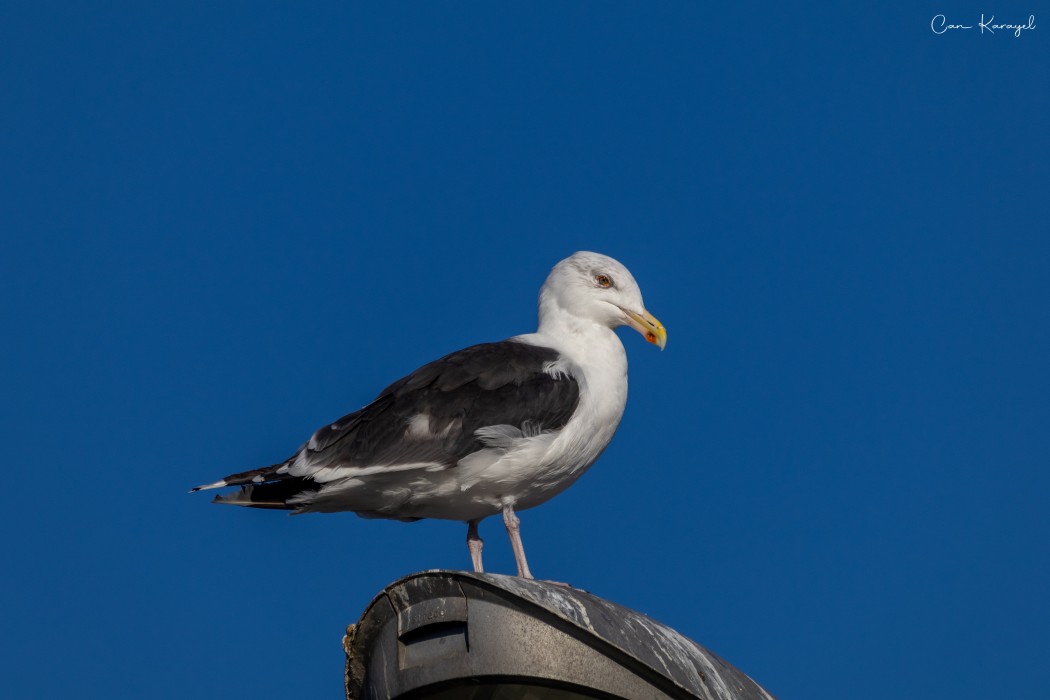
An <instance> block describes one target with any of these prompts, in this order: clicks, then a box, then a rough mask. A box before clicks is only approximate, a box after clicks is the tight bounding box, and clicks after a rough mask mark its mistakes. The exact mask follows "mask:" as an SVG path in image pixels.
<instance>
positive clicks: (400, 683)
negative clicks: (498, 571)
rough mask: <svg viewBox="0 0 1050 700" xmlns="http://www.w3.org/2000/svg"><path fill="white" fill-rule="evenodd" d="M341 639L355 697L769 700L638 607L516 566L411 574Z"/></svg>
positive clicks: (731, 669)
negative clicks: (515, 570) (529, 575)
mask: <svg viewBox="0 0 1050 700" xmlns="http://www.w3.org/2000/svg"><path fill="white" fill-rule="evenodd" d="M343 645H344V649H345V650H346V656H347V659H346V696H347V698H348V700H359V699H360V700H380V699H384V700H385V699H387V698H391V699H392V698H404V699H406V700H407V699H409V698H412V699H417V700H422V699H423V698H432V699H435V700H444V699H451V698H466V699H473V700H484V699H488V698H496V697H498V698H500V699H501V700H502V699H504V698H506V699H519V700H533V699H536V700H538V699H540V698H550V699H551V700H556V699H557V700H580V699H585V698H628V699H629V700H663V699H665V698H703V699H704V700H771V699H772V696H770V695H769V694H768V693H767V692H766V691H765V690H763V689H762V688H761V687H760V686H759V685H758V684H756V683H755V682H754V681H752V680H751V679H750V678H748V677H747V676H746V675H744V674H743V673H741V672H740V671H739V670H737V669H736V668H734V667H733V666H730V665H729V664H727V663H726V662H725V661H723V660H722V659H720V658H718V657H717V656H715V655H714V654H712V653H711V652H709V651H708V650H706V649H704V648H703V647H701V646H699V645H698V644H696V643H695V642H693V641H691V640H689V639H687V638H686V637H683V636H682V635H680V634H678V633H677V632H675V631H674V630H673V629H671V628H669V627H666V626H665V625H662V624H660V623H659V622H656V621H654V620H651V619H650V618H648V617H646V616H645V615H642V614H641V613H638V612H635V611H633V610H629V609H628V608H624V607H621V606H619V605H616V604H615V603H611V602H609V601H607V600H604V599H602V598H598V597H597V596H593V595H591V594H590V593H587V592H585V591H580V590H577V589H575V588H569V587H566V586H560V585H557V584H553V583H547V582H544V581H532V580H526V579H521V578H518V577H515V576H499V575H494V574H473V573H467V572H460V571H430V572H424V573H418V574H413V575H411V576H407V577H405V578H403V579H401V580H399V581H395V582H394V583H392V584H390V585H389V586H387V587H386V588H385V589H383V591H382V592H381V593H380V594H379V595H378V596H377V597H376V598H375V600H373V601H372V603H371V604H370V605H369V606H368V608H367V609H366V610H365V613H364V615H363V616H362V617H361V620H360V621H359V622H358V623H357V624H355V625H350V626H349V627H348V628H347V634H346V637H345V638H344V640H343Z"/></svg>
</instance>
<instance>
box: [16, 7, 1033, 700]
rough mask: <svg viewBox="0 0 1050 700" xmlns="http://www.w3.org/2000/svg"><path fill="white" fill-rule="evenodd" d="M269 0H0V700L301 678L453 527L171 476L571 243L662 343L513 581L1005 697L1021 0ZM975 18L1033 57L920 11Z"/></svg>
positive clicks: (343, 401) (1028, 669)
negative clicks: (604, 263) (947, 26)
mask: <svg viewBox="0 0 1050 700" xmlns="http://www.w3.org/2000/svg"><path fill="white" fill-rule="evenodd" d="M302 5H303V4H302V3H232V2H231V3H221V4H218V5H216V4H215V3H178V4H177V5H167V6H160V5H155V4H150V3H146V4H143V3H108V4H106V5H105V7H104V8H103V7H90V6H86V5H84V4H82V3H50V4H47V3H33V4H30V3H23V4H21V6H16V5H15V4H14V3H8V4H5V5H4V7H3V8H2V9H0V88H2V94H3V96H4V99H3V107H2V108H0V127H2V128H0V186H2V192H3V195H2V196H0V232H2V236H3V239H2V243H3V251H4V253H3V255H2V256H0V311H2V319H3V327H4V336H5V341H4V343H3V359H4V361H3V363H2V372H3V386H4V390H3V392H2V398H0V411H2V413H0V419H2V420H0V431H2V437H3V450H4V453H5V455H6V459H5V464H6V476H5V485H6V489H5V493H6V498H5V501H6V503H5V507H4V509H3V515H2V516H0V517H2V518H3V531H4V532H5V537H4V561H5V565H4V567H3V569H4V574H3V576H2V577H0V600H2V601H3V602H2V603H0V610H2V617H0V620H2V622H3V627H4V635H3V636H4V639H5V645H4V646H5V649H6V650H5V653H4V654H3V655H2V657H0V676H2V677H3V678H4V679H5V681H4V683H5V692H6V693H7V694H8V695H9V696H10V697H24V698H29V697H61V696H68V695H72V694H76V695H77V696H79V697H88V698H95V697H98V698H109V697H186V696H192V697H248V696H255V697H275V698H276V697H286V696H289V695H291V694H295V695H297V696H301V697H318V698H320V697H340V693H341V680H342V666H341V664H342V652H341V649H340V637H341V635H342V632H343V627H344V626H345V625H346V624H347V623H348V622H352V621H354V620H355V619H356V618H357V617H358V616H359V614H360V613H361V611H362V610H363V609H364V607H365V605H366V604H367V603H368V601H369V600H370V598H371V596H372V595H373V594H374V593H375V592H376V591H378V590H379V589H380V588H381V587H382V586H383V585H385V584H386V583H388V582H390V581H392V580H393V579H395V578H398V577H400V576H402V575H404V574H408V573H410V572H413V571H417V570H420V569H428V568H438V567H444V568H467V567H468V566H469V559H468V556H467V550H466V547H465V544H464V537H465V528H464V527H463V526H462V525H461V524H459V523H445V522H434V521H425V522H421V523H415V524H411V525H407V524H402V523H391V522H382V521H365V520H361V519H358V518H356V517H354V516H353V515H349V514H343V515H323V516H322V515H317V516H306V517H298V518H288V517H286V516H284V515H283V514H281V513H275V512H265V511H263V512H258V511H247V510H242V509H232V508H218V507H214V506H211V505H209V504H208V498H206V497H203V496H202V495H200V494H197V495H189V494H187V493H186V491H187V489H188V487H190V486H192V485H194V484H198V483H201V482H205V481H210V480H212V479H214V478H217V477H220V476H222V475H224V474H227V473H229V472H232V471H239V470H243V469H248V468H252V467H255V466H259V465H264V464H270V463H273V462H275V461H278V460H281V459H283V458H285V457H286V456H287V455H288V454H289V453H290V452H291V451H292V450H294V449H295V447H296V446H298V445H299V444H300V443H301V442H302V441H303V440H304V439H305V438H306V437H307V436H308V435H309V434H310V433H311V432H312V431H313V430H314V429H315V428H316V427H318V426H319V425H322V424H323V423H325V422H326V421H329V420H331V419H333V418H335V417H338V416H340V415H342V414H344V413H346V412H348V411H350V410H353V409H356V408H357V407H359V406H361V405H362V404H364V403H366V402H367V401H368V400H369V399H370V398H371V397H372V396H373V395H374V394H375V392H377V391H378V390H379V389H381V388H382V387H383V386H385V385H386V384H387V383H388V382H389V381H391V380H393V379H395V378H397V377H399V376H401V375H403V374H404V373H406V372H408V371H410V370H412V369H414V368H415V367H417V366H419V365H420V364H422V363H424V362H426V361H428V360H430V359H433V358H435V357H437V356H440V355H442V354H445V353H447V352H449V351H452V350H455V349H457V348H459V347H463V346H465V345H468V344H472V343H477V342H482V341H488V340H496V339H500V338H504V337H507V336H511V335H515V334H518V333H522V332H528V331H531V330H533V329H534V327H535V326H534V324H535V297H536V292H537V290H538V288H539V285H540V284H541V283H542V281H543V279H544V277H545V275H546V273H547V271H548V270H549V268H550V267H551V266H552V265H553V264H554V263H555V262H557V260H559V259H560V258H562V257H565V256H566V255H568V254H570V253H572V252H573V251H575V250H580V249H590V250H597V251H600V252H604V253H607V254H609V255H612V256H614V257H617V258H618V259H620V260H621V261H623V262H624V263H625V264H626V265H627V266H628V267H630V268H631V270H632V271H633V273H634V275H635V277H636V278H637V279H638V281H639V283H640V284H641V286H642V289H643V292H644V294H645V299H646V304H647V306H648V307H649V309H650V310H651V311H652V312H653V313H654V314H656V316H658V317H659V318H660V319H661V320H662V321H663V322H664V324H665V325H666V326H667V328H668V333H669V342H668V346H667V350H666V351H665V352H663V353H660V352H657V351H655V350H654V349H653V348H652V347H651V346H649V345H647V344H645V343H644V342H643V341H642V339H641V338H640V337H638V336H637V335H636V334H634V333H633V332H629V331H627V332H624V333H623V336H622V337H623V340H624V343H625V345H626V346H627V351H628V355H629V358H630V363H631V374H630V379H631V396H630V399H629V402H628V408H627V412H626V415H625V417H624V420H623V423H622V424H621V427H620V430H619V432H618V433H617V436H616V438H615V439H614V441H613V443H612V445H611V446H610V448H609V449H608V450H607V452H606V453H605V455H604V456H603V457H602V458H601V459H600V460H599V462H598V463H597V464H596V465H595V466H594V468H593V469H592V470H591V471H590V472H589V473H588V474H587V475H586V476H585V477H584V478H583V479H582V480H581V481H580V482H578V483H577V484H576V485H575V486H573V488H571V489H570V490H568V491H567V492H565V493H564V494H562V495H561V496H559V497H558V498H556V499H554V500H552V501H550V502H549V503H547V504H545V505H543V506H542V507H540V508H537V509H534V510H530V511H525V512H524V513H522V527H523V536H524V540H525V545H526V548H527V551H528V554H529V558H530V563H531V564H532V568H533V571H534V573H536V574H537V575H538V576H540V577H549V578H553V579H557V580H562V581H569V582H572V583H574V584H576V585H578V586H580V587H582V588H585V589H588V590H590V591H592V592H594V593H596V594H598V595H602V596H604V597H607V598H609V599H611V600H614V601H616V602H619V603H622V604H625V605H628V606H631V607H634V608H636V609H638V610H640V611H642V612H645V613H647V614H650V615H652V616H653V617H655V618H657V619H659V620H661V621H664V622H666V623H668V624H670V625H672V626H674V627H676V628H677V629H679V630H680V631H682V632H683V633H684V634H686V635H688V636H690V637H692V638H693V639H695V640H697V641H698V642H700V643H701V644H704V645H706V646H708V647H709V648H711V649H712V650H714V651H716V652H717V653H719V654H720V655H722V656H724V657H725V658H727V659H728V660H729V661H730V662H732V663H734V664H735V665H737V666H739V667H740V668H741V669H743V670H744V671H745V672H747V673H748V674H749V675H751V676H753V677H754V678H755V679H756V680H758V681H759V682H760V683H762V684H763V685H764V686H766V687H767V688H768V689H769V690H770V691H771V692H773V693H775V694H776V695H778V696H779V697H781V698H841V697H844V696H848V697H851V698H854V699H856V700H862V699H864V698H872V699H874V698H880V699H881V698H885V697H886V696H892V697H895V698H919V697H929V696H937V697H949V696H951V697H975V698H976V697H1004V698H1005V697H1009V698H1035V697H1042V696H1043V695H1044V694H1045V682H1044V680H1043V679H1042V678H1041V676H1040V669H1042V668H1043V667H1044V666H1045V653H1046V649H1047V648H1048V645H1050V613H1048V610H1050V608H1048V606H1047V605H1046V586H1047V579H1048V577H1050V554H1048V547H1047V540H1048V536H1050V516H1048V510H1047V506H1046V498H1047V493H1048V490H1050V476H1048V471H1047V465H1048V463H1050V430H1048V427H1047V426H1048V424H1050V408H1048V405H1050V404H1048V400H1047V397H1048V395H1050V380H1048V379H1050V378H1048V372H1047V360H1048V358H1050V325H1048V318H1050V281H1048V273H1047V270H1048V266H1050V242H1048V236H1050V216H1048V214H1047V210H1046V200H1047V193H1048V192H1050V172H1048V170H1050V132H1048V130H1047V127H1046V124H1047V123H1048V122H1047V115H1048V113H1050V92H1048V91H1047V90H1046V86H1047V85H1050V34H1048V32H1050V15H1048V16H1047V22H1048V24H1047V25H1046V26H1043V25H1041V17H1042V15H1041V12H1043V10H1044V9H1045V4H1042V3H1033V4H1029V5H1025V4H1021V3H1017V2H1009V3H1006V4H1002V5H998V6H996V7H992V6H990V5H989V6H982V5H979V4H973V3H949V6H944V5H943V4H941V5H938V4H923V3H914V2H909V3H896V4H893V6H879V7H871V8H867V9H856V8H852V7H846V6H842V5H841V4H839V5H832V4H830V3H829V4H826V5H818V4H804V5H801V6H796V7H786V6H783V4H782V3H746V4H739V3H737V4H729V3H725V4H724V6H722V7H716V6H703V5H700V4H698V3H684V2H677V3H662V4H659V6H656V7H653V6H650V4H643V3H634V4H618V3H571V4H569V3H515V4H504V3H500V4H498V6H497V5H494V4H491V3H455V4H453V3H414V4H408V3H405V4H398V5H387V6H384V7H380V8H377V7H365V6H363V5H358V4H350V3H312V4H310V6H309V7H304V6H302ZM982 12H985V13H988V14H991V13H995V14H996V15H997V17H998V18H999V19H1001V20H1003V21H1011V22H1016V23H1023V22H1026V21H1027V19H1028V16H1029V15H1030V14H1033V13H1034V14H1035V15H1036V28H1035V29H1033V30H1028V31H1026V32H1025V33H1024V34H1023V36H1021V37H1020V38H1014V37H1013V36H1012V35H1010V34H1009V33H1005V32H999V33H997V34H995V35H989V34H983V35H982V34H980V33H978V32H977V31H975V30H961V31H954V32H952V33H949V34H946V35H940V36H939V35H935V34H934V33H933V32H931V30H930V21H931V19H932V18H933V16H934V15H936V14H938V13H945V14H946V15H947V16H948V18H949V21H954V20H956V18H958V19H957V21H958V22H959V23H965V24H975V23H976V21H977V20H979V16H980V14H981V13H982ZM482 535H483V536H484V537H485V538H486V541H487V546H486V563H487V565H488V566H489V567H490V569H491V570H493V571H497V572H505V573H510V572H512V571H513V559H512V557H511V553H510V547H509V545H508V544H507V541H506V537H505V534H504V532H503V529H502V526H501V525H500V523H499V522H498V521H497V520H495V519H493V520H488V521H486V522H484V523H483V524H482Z"/></svg>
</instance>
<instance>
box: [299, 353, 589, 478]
mask: <svg viewBox="0 0 1050 700" xmlns="http://www.w3.org/2000/svg"><path fill="white" fill-rule="evenodd" d="M559 359H560V355H559V353H558V352H557V351H556V350H553V349H551V348H544V347H539V346H535V345H528V344H526V343H521V342H518V341H515V340H504V341H502V342H499V343H484V344H481V345H474V346H471V347H469V348H465V349H463V350H459V351H457V352H454V353H452V354H450V355H446V356H445V357H442V358H441V359H440V360H435V361H434V362H431V363H430V364H427V365H424V366H423V367H420V368H419V369H417V370H416V371H415V372H413V373H412V374H410V375H408V376H407V377H404V378H403V379H400V380H399V381H396V382H394V383H393V384H391V385H390V386H388V387H387V388H386V389H384V390H383V391H382V392H380V394H379V396H377V397H376V399H375V400H374V401H373V402H372V403H370V404H369V405H368V406H365V407H364V408H362V409H361V410H360V411H357V412H355V413H351V414H349V415H347V416H344V417H343V418H340V419H339V420H338V421H336V422H335V423H332V424H331V425H328V426H325V427H323V428H321V429H320V430H318V431H317V432H316V433H315V434H314V435H313V437H312V438H311V439H310V442H309V443H307V445H306V446H304V447H303V449H302V451H301V452H300V455H297V457H299V459H298V460H296V461H298V462H299V463H300V464H302V463H303V462H305V463H307V464H309V465H310V467H313V468H323V467H335V466H340V467H346V466H357V467H365V466H373V465H391V466H392V465H397V464H408V463H432V464H441V465H444V466H452V465H454V464H455V463H456V462H458V461H459V460H460V459H462V458H463V457H465V456H467V455H468V454H470V453H472V452H475V451H477V450H478V449H481V447H483V445H482V443H481V442H479V441H478V438H477V436H476V435H475V431H477V430H478V429H479V428H484V427H487V426H493V425H510V426H513V427H515V428H519V429H522V430H523V432H527V433H533V434H534V433H537V432H540V431H550V430H559V429H561V428H562V427H564V426H565V424H566V423H568V422H569V419H570V418H571V416H572V414H573V412H575V410H576V406H577V404H578V403H579V400H580V387H579V383H578V382H577V381H576V379H574V378H573V377H572V375H571V374H570V373H568V372H563V373H550V372H546V371H544V368H545V367H549V366H550V365H551V364H552V363H555V362H557V361H558V360H559ZM526 426H527V427H526ZM304 458H305V459H304ZM291 461H292V460H289V462H291ZM296 471H298V470H296Z"/></svg>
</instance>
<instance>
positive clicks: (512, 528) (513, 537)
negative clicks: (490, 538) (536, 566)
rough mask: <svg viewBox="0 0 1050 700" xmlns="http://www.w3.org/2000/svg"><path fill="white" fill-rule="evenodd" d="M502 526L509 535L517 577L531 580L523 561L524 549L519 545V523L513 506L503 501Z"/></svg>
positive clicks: (525, 563)
mask: <svg viewBox="0 0 1050 700" xmlns="http://www.w3.org/2000/svg"><path fill="white" fill-rule="evenodd" d="M503 524H504V525H506V526H507V534H508V535H510V546H511V549H513V550H514V561H515V562H516V563H517V564H518V576H521V577H522V578H532V572H531V571H529V563H528V562H527V561H525V547H524V546H522V544H521V521H520V520H518V516H516V515H514V504H513V503H511V502H510V501H503Z"/></svg>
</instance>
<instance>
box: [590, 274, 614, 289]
mask: <svg viewBox="0 0 1050 700" xmlns="http://www.w3.org/2000/svg"><path fill="white" fill-rule="evenodd" d="M594 281H595V282H597V283H598V286H599V287H605V288H608V287H611V286H613V281H612V277H609V275H595V276H594Z"/></svg>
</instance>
